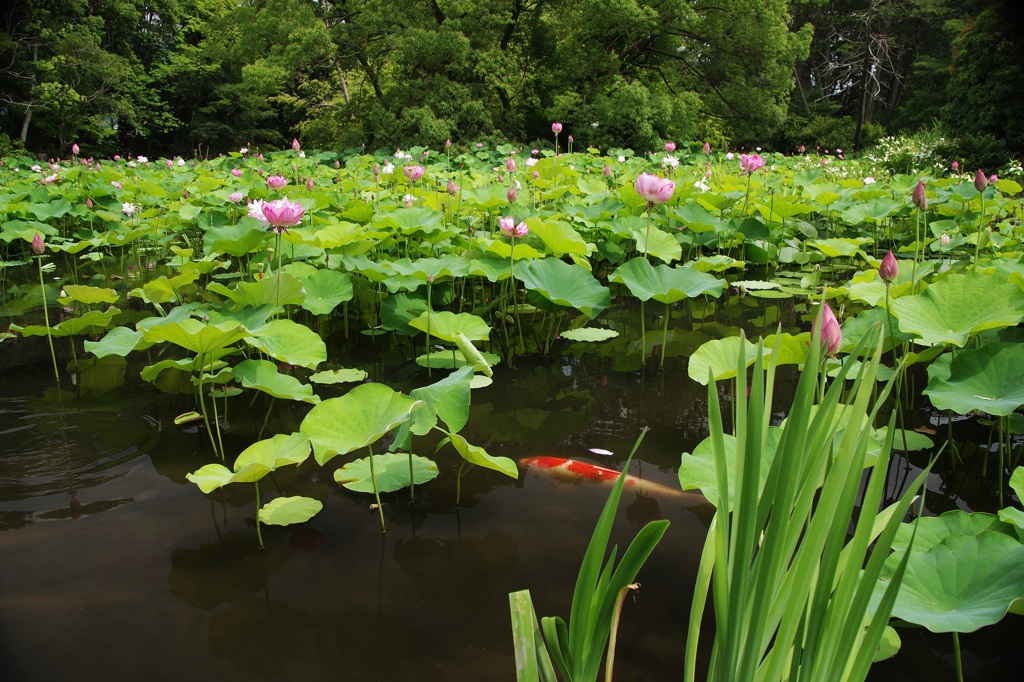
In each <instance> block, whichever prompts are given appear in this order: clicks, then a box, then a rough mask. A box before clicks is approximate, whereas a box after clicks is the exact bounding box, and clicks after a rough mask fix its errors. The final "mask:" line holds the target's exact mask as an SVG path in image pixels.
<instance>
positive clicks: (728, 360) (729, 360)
mask: <svg viewBox="0 0 1024 682" xmlns="http://www.w3.org/2000/svg"><path fill="white" fill-rule="evenodd" d="M741 342H742V343H743V348H744V350H743V356H744V357H745V358H747V366H748V367H749V366H750V365H752V364H754V357H755V355H756V353H757V346H755V345H754V344H753V343H751V342H750V341H747V340H746V339H741V338H740V337H739V336H728V337H726V338H724V339H713V340H711V341H708V342H706V343H704V344H702V345H701V347H700V348H698V349H697V350H696V352H694V354H693V355H691V356H690V362H689V366H688V367H687V368H686V372H687V374H689V376H690V378H691V379H693V380H694V381H696V382H697V383H698V384H701V385H703V386H707V384H708V368H711V372H712V375H713V376H714V378H715V381H721V380H722V379H731V378H732V377H734V376H736V358H737V357H738V353H739V350H740V343H741Z"/></svg>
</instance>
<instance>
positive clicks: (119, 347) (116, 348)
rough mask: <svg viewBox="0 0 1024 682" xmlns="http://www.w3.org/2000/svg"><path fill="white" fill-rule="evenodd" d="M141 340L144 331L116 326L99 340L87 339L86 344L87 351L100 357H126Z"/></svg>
mask: <svg viewBox="0 0 1024 682" xmlns="http://www.w3.org/2000/svg"><path fill="white" fill-rule="evenodd" d="M141 340H142V332H137V331H135V330H134V329H129V328H128V327H114V328H113V329H111V330H110V331H109V332H107V334H106V336H104V337H103V338H102V339H100V340H99V341H86V342H85V344H84V345H85V350H86V352H88V353H92V354H93V355H95V356H96V357H98V358H105V357H107V356H108V355H120V356H121V357H125V356H126V355H128V354H129V353H131V352H132V351H133V350H135V349H136V347H138V346H139V342H140V341H141Z"/></svg>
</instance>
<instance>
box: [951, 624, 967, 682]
mask: <svg viewBox="0 0 1024 682" xmlns="http://www.w3.org/2000/svg"><path fill="white" fill-rule="evenodd" d="M953 660H954V661H956V680H957V682H964V663H963V660H962V659H961V658H960V633H959V632H956V631H955V630H954V631H953Z"/></svg>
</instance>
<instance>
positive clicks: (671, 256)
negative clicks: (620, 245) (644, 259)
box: [630, 227, 683, 263]
mask: <svg viewBox="0 0 1024 682" xmlns="http://www.w3.org/2000/svg"><path fill="white" fill-rule="evenodd" d="M630 236H631V237H632V239H633V241H635V242H636V250H637V251H639V252H641V253H645V254H647V255H650V256H654V257H655V258H658V259H660V260H663V261H665V262H666V263H671V262H673V261H677V260H679V259H680V258H681V257H682V255H683V247H682V246H681V245H680V244H679V242H677V241H676V238H675V237H673V236H672V235H670V234H669V233H668V232H663V231H661V230H659V229H658V228H656V227H651V228H650V229H647V228H646V227H643V228H639V227H637V228H634V229H633V230H632V232H631V234H630Z"/></svg>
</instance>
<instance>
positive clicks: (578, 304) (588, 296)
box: [515, 258, 611, 319]
mask: <svg viewBox="0 0 1024 682" xmlns="http://www.w3.org/2000/svg"><path fill="white" fill-rule="evenodd" d="M515 276H516V279H518V280H520V281H521V282H522V283H523V284H524V285H525V286H526V288H527V289H529V290H530V291H536V292H537V293H539V294H540V295H541V296H543V297H544V298H546V299H547V300H549V301H551V302H552V303H554V304H555V305H559V306H569V307H572V308H576V309H577V310H579V311H581V312H583V313H584V314H586V315H587V317H589V318H590V319H594V318H595V317H597V316H598V315H600V314H601V311H602V310H604V309H605V308H607V307H608V306H609V305H611V292H609V291H608V287H604V286H601V284H600V283H599V282H598V281H597V280H596V279H594V276H593V275H592V274H590V272H589V271H588V270H587V269H586V268H584V267H581V266H579V265H569V264H568V263H564V262H562V261H560V260H558V259H557V258H544V259H542V260H533V261H528V262H525V263H520V264H518V267H517V268H516V269H515Z"/></svg>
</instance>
